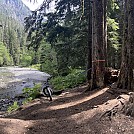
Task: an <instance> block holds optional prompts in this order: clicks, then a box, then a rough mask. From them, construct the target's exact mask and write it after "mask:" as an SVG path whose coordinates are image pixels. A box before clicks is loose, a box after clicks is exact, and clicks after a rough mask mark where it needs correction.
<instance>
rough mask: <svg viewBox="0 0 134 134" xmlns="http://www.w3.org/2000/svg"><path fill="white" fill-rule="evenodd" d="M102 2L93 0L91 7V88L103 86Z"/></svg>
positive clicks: (101, 0)
mask: <svg viewBox="0 0 134 134" xmlns="http://www.w3.org/2000/svg"><path fill="white" fill-rule="evenodd" d="M104 9H105V8H104V2H103V0H94V1H93V9H92V82H91V89H94V88H98V87H103V86H104V71H105V69H104V68H105V56H104V55H105V52H104V31H105V30H104Z"/></svg>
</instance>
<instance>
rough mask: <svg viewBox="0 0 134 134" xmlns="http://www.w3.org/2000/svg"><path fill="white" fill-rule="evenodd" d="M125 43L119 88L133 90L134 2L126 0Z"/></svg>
mask: <svg viewBox="0 0 134 134" xmlns="http://www.w3.org/2000/svg"><path fill="white" fill-rule="evenodd" d="M124 11H125V19H124V41H123V47H122V63H121V70H120V76H119V80H118V84H117V86H118V87H119V88H123V89H128V90H133V91H134V89H133V86H132V84H133V68H134V60H133V58H134V57H133V55H134V35H133V33H134V1H133V0H129V1H127V0H125V9H124Z"/></svg>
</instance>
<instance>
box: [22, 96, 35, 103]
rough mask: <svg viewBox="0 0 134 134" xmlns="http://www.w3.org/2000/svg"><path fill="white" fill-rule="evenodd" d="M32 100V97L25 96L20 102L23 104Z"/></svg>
mask: <svg viewBox="0 0 134 134" xmlns="http://www.w3.org/2000/svg"><path fill="white" fill-rule="evenodd" d="M32 100H33V98H32V97H29V98H26V99H25V100H24V101H23V102H22V104H23V105H25V104H27V103H29V102H30V101H32Z"/></svg>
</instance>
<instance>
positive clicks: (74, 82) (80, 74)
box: [50, 69, 86, 90]
mask: <svg viewBox="0 0 134 134" xmlns="http://www.w3.org/2000/svg"><path fill="white" fill-rule="evenodd" d="M85 81H86V75H85V71H84V70H80V69H73V70H71V72H70V73H69V74H68V75H67V76H56V77H54V78H52V79H51V80H50V83H51V85H52V86H53V87H54V89H56V90H62V89H67V88H73V87H76V86H78V85H80V84H82V83H84V82H85Z"/></svg>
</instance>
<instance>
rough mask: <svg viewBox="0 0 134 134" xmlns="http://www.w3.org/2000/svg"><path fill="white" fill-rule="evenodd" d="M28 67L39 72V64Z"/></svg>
mask: <svg viewBox="0 0 134 134" xmlns="http://www.w3.org/2000/svg"><path fill="white" fill-rule="evenodd" d="M29 67H30V68H33V69H37V70H40V68H41V64H35V65H31V66H29Z"/></svg>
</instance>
